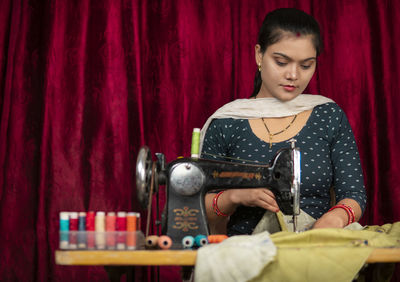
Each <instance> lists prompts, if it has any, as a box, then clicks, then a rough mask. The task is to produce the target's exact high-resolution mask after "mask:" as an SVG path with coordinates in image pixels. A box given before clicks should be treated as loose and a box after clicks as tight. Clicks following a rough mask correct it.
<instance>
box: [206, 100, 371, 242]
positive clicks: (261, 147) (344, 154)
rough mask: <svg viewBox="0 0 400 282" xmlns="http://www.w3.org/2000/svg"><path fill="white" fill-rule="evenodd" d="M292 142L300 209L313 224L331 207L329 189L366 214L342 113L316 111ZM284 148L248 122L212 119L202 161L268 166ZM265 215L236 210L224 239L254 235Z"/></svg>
mask: <svg viewBox="0 0 400 282" xmlns="http://www.w3.org/2000/svg"><path fill="white" fill-rule="evenodd" d="M294 138H295V139H296V140H297V143H296V146H297V147H299V148H300V151H301V187H300V191H301V192H300V194H301V198H300V206H301V208H302V209H303V210H304V211H305V212H307V213H308V214H310V215H311V216H313V217H314V218H319V217H321V216H322V215H323V214H324V213H325V212H327V211H328V209H329V207H330V193H329V190H330V187H331V186H333V187H334V188H335V193H336V201H337V202H338V201H340V200H342V199H344V198H351V199H354V200H356V201H357V202H358V203H359V204H360V206H361V208H362V210H364V209H365V205H366V201H367V198H366V193H365V188H364V180H363V174H362V168H361V165H360V159H359V155H358V150H357V145H356V142H355V140H354V135H353V132H352V130H351V127H350V124H349V122H348V120H347V117H346V115H345V114H344V112H343V111H342V109H341V108H340V107H339V106H338V105H337V104H335V103H327V104H323V105H320V106H317V107H315V108H314V109H313V112H312V114H311V115H310V117H309V119H308V121H307V123H306V125H305V126H304V127H303V128H302V130H301V131H300V132H299V133H298V134H297V135H296V136H295V137H294ZM288 146H289V144H288V143H287V142H286V141H284V142H280V143H273V144H272V148H270V147H269V143H266V142H264V141H263V140H261V139H259V138H258V137H257V136H256V135H254V133H253V132H252V130H251V128H250V125H249V122H248V120H247V119H232V118H224V119H215V120H213V121H212V122H211V124H210V126H209V128H208V130H207V132H206V136H205V139H204V144H203V150H202V156H201V157H202V158H206V159H217V160H225V161H238V162H242V163H248V162H249V161H253V162H254V161H256V162H259V163H269V161H270V160H271V159H272V158H273V157H274V156H275V153H276V152H277V151H278V150H279V149H281V148H287V147H288ZM234 159H236V160H234ZM253 162H251V163H253ZM263 214H264V210H263V209H261V208H250V207H244V206H241V207H239V208H238V209H237V210H236V212H235V214H233V215H232V216H231V218H230V222H229V224H228V235H235V234H250V233H252V231H253V229H254V228H255V226H256V225H257V223H258V221H259V220H260V219H261V217H262V215H263Z"/></svg>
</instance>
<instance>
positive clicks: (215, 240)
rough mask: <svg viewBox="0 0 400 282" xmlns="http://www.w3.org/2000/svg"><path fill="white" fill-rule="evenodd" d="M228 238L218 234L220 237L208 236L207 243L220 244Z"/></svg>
mask: <svg viewBox="0 0 400 282" xmlns="http://www.w3.org/2000/svg"><path fill="white" fill-rule="evenodd" d="M227 238H228V236H226V235H223V234H220V235H209V236H208V243H210V244H216V243H221V242H222V241H224V240H225V239H227Z"/></svg>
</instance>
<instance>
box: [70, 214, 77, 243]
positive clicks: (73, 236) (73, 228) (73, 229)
mask: <svg viewBox="0 0 400 282" xmlns="http://www.w3.org/2000/svg"><path fill="white" fill-rule="evenodd" d="M77 233H78V213H77V212H70V213H69V248H70V249H77V248H78V238H77Z"/></svg>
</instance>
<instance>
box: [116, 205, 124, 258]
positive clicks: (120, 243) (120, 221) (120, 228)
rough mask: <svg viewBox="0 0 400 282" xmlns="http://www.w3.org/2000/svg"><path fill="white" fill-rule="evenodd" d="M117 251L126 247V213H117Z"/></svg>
mask: <svg viewBox="0 0 400 282" xmlns="http://www.w3.org/2000/svg"><path fill="white" fill-rule="evenodd" d="M116 230H117V250H124V249H125V247H126V243H125V242H126V236H125V235H126V212H124V211H119V212H117V221H116Z"/></svg>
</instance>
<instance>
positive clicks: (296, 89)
mask: <svg viewBox="0 0 400 282" xmlns="http://www.w3.org/2000/svg"><path fill="white" fill-rule="evenodd" d="M321 47H322V41H321V37H320V31H319V26H318V23H317V22H316V20H315V19H314V18H313V17H311V16H310V15H308V14H306V13H304V12H302V11H299V10H296V9H278V10H275V11H273V12H271V13H269V14H268V15H267V16H266V17H265V19H264V21H263V24H262V27H261V30H260V32H259V36H258V43H257V45H256V46H255V61H256V64H257V67H258V70H257V73H256V78H255V82H254V92H253V94H252V96H251V98H250V99H239V100H236V101H233V102H231V103H229V104H227V105H225V106H223V107H222V108H220V109H219V110H217V111H216V113H214V114H213V115H212V116H211V117H210V118H209V120H208V121H207V122H206V124H205V126H204V127H203V130H202V134H203V137H202V138H203V139H202V140H203V141H202V145H201V148H202V158H209V159H219V160H228V161H238V162H243V163H246V162H248V161H256V162H259V163H268V162H269V161H270V160H271V159H272V158H273V157H274V155H275V153H276V152H277V151H278V150H279V149H281V148H287V147H288V146H289V145H288V143H287V141H288V140H289V139H291V138H293V137H294V138H295V139H296V140H297V142H296V146H297V147H299V148H300V151H301V154H302V157H301V171H302V174H301V181H302V182H301V199H300V206H301V209H302V211H304V212H305V213H307V214H308V215H310V216H311V217H313V218H315V219H316V222H315V223H314V225H313V228H327V227H334V228H342V227H345V226H346V225H348V224H350V223H352V222H356V221H358V220H359V218H360V217H361V215H362V212H363V210H364V208H365V205H366V194H365V188H364V184H363V175H362V169H361V166H360V160H359V155H358V151H357V146H356V143H355V140H354V136H353V133H352V130H351V128H350V125H349V122H348V120H347V118H346V115H345V114H344V112H343V111H342V110H341V108H340V107H339V106H338V105H337V104H336V103H334V102H333V101H332V100H330V99H328V98H325V97H323V96H320V95H307V94H302V93H303V91H304V89H305V88H306V87H307V85H308V83H309V82H310V79H311V78H312V76H313V74H314V72H315V68H316V64H317V56H318V55H319V53H320V50H321ZM331 187H333V188H334V191H335V197H336V205H335V206H334V207H331V206H330V200H331V194H330V189H331ZM205 202H206V208H207V216H208V221H209V225H210V230H211V232H212V233H223V232H225V231H226V227H227V234H228V235H237V234H251V233H252V232H253V230H254V228H255V226H256V225H257V223H258V222H259V220H260V219H261V217H262V216H263V214H264V213H265V211H266V210H269V211H271V212H278V211H279V208H278V205H277V203H276V201H275V198H274V195H273V193H272V192H271V191H270V190H268V187H265V188H263V189H230V190H226V191H219V192H218V193H209V194H208V195H207V196H206V199H205Z"/></svg>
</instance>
